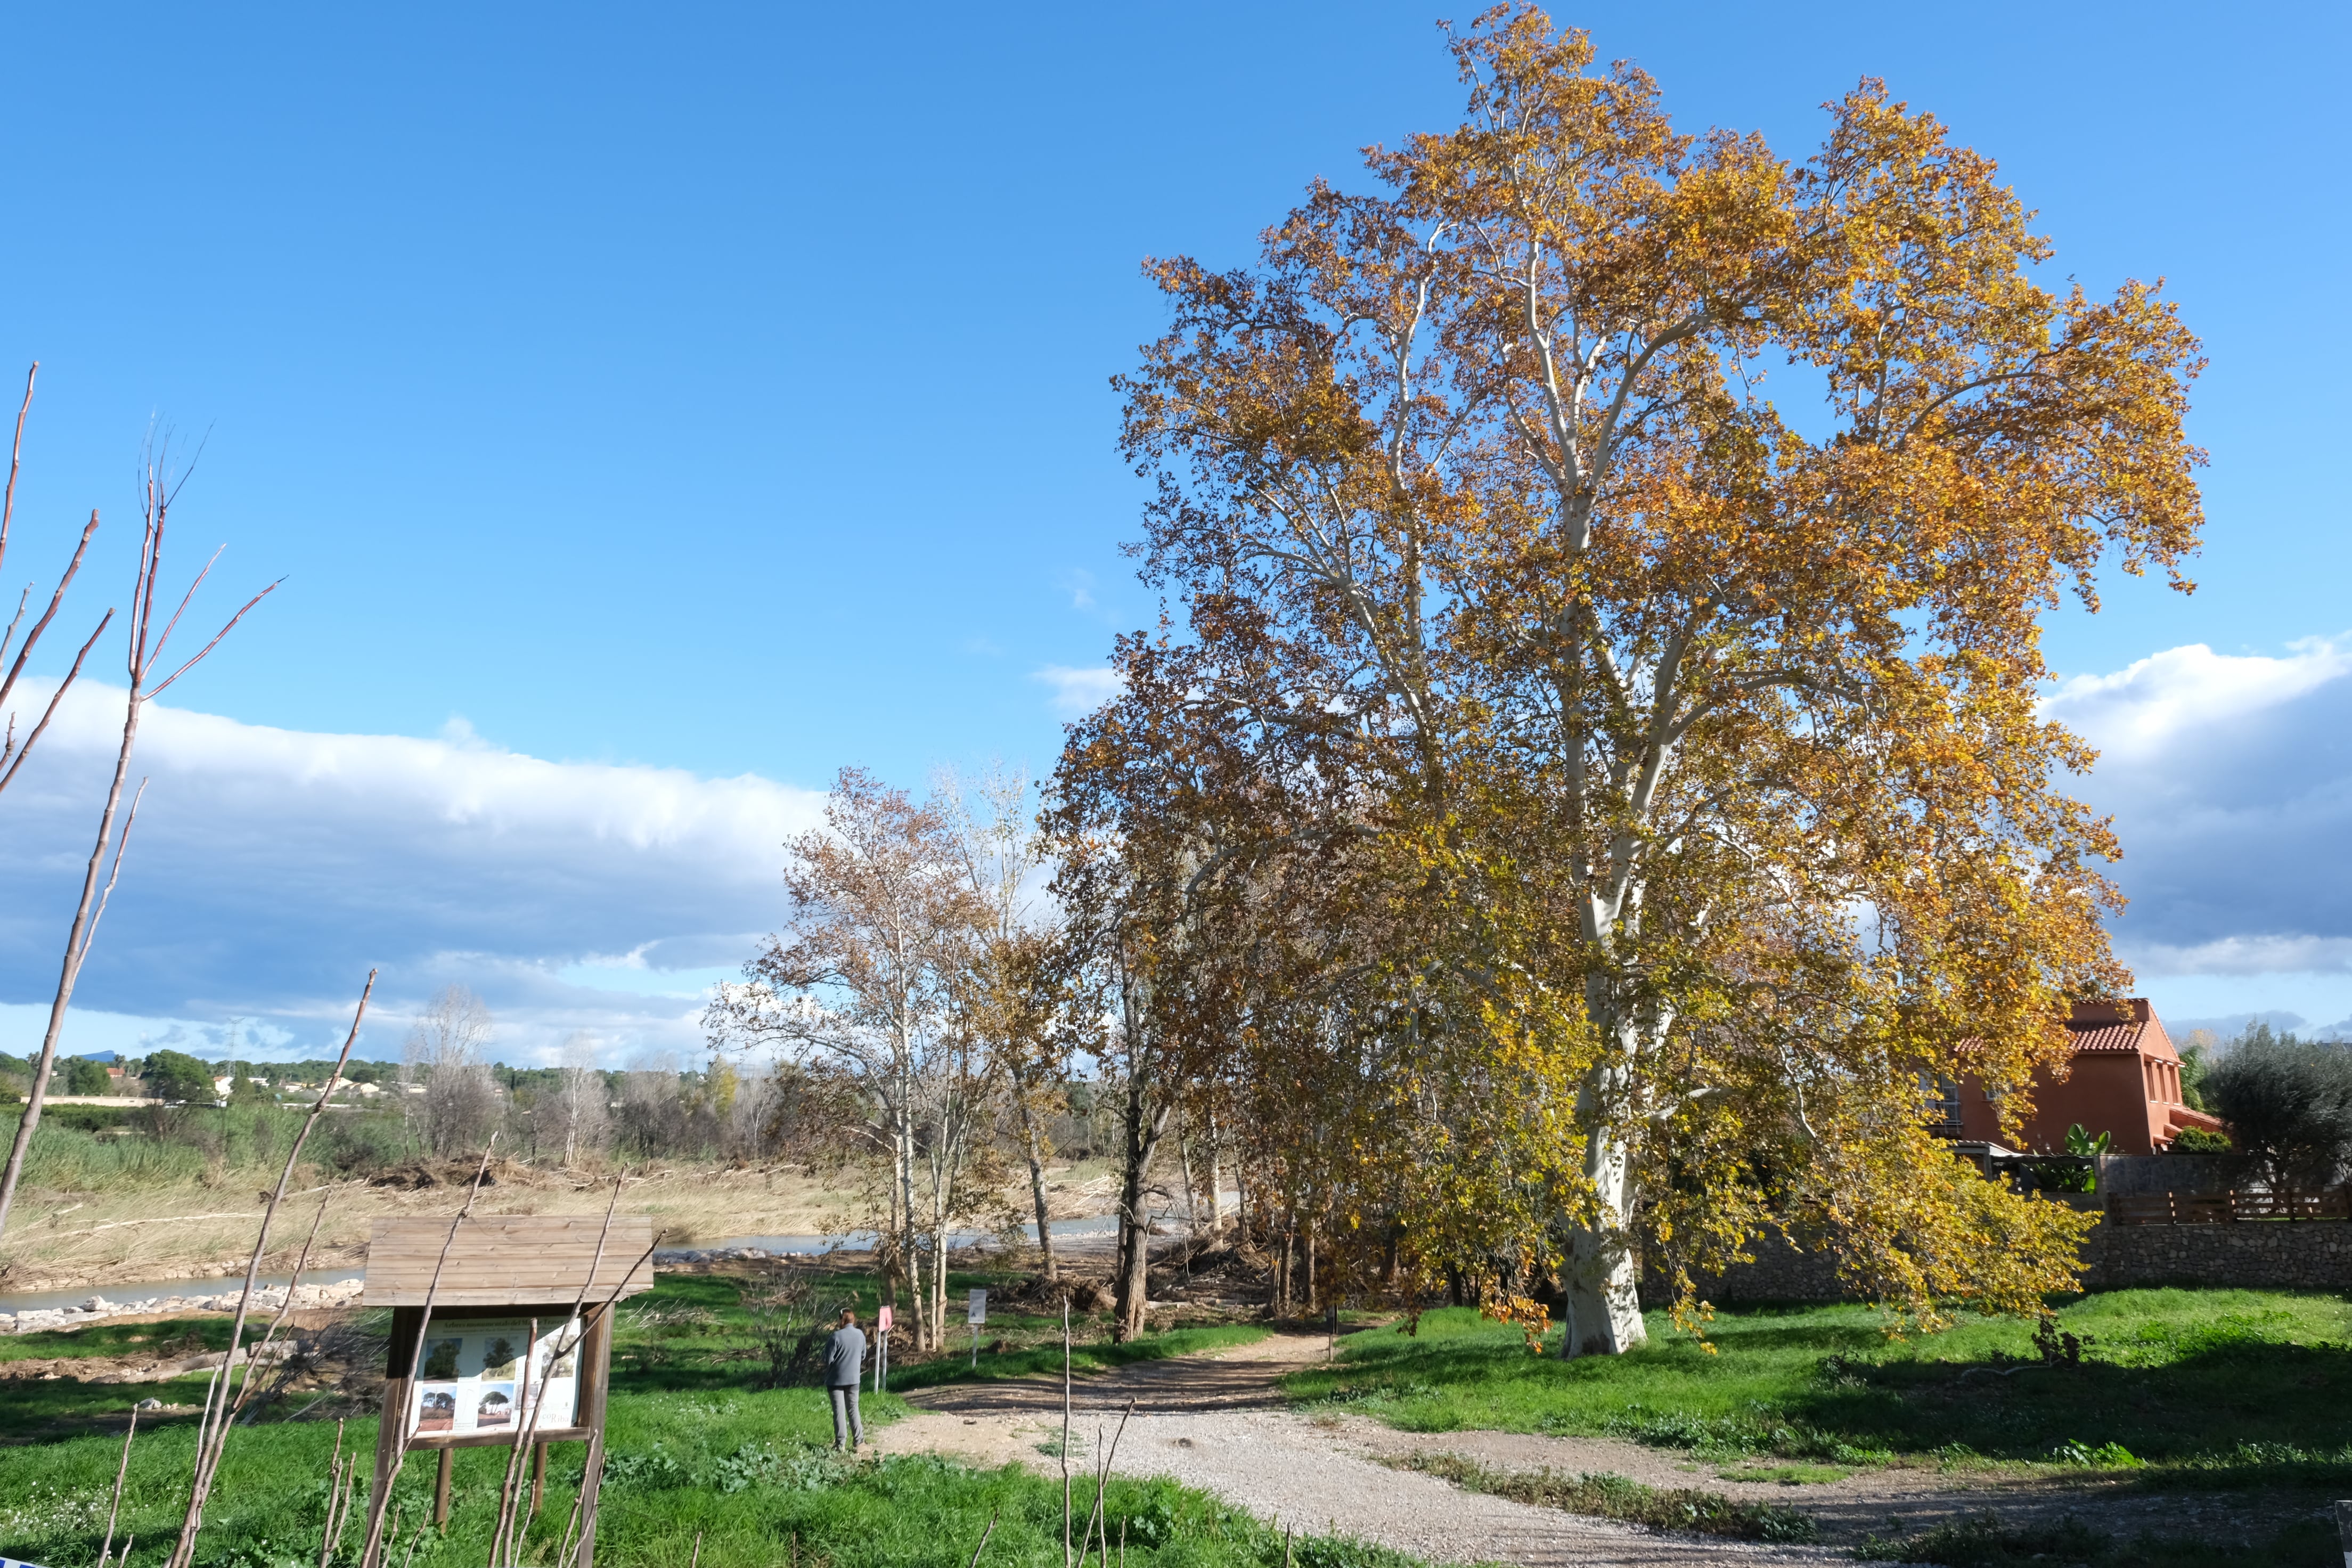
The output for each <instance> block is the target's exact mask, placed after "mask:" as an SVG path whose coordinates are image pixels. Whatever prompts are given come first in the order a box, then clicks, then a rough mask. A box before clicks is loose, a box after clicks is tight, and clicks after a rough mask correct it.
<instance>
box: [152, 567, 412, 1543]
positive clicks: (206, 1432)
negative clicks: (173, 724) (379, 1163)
mask: <svg viewBox="0 0 2352 1568" xmlns="http://www.w3.org/2000/svg"><path fill="white" fill-rule="evenodd" d="M189 591H190V592H191V593H193V592H194V589H193V588H192V589H190V590H189ZM167 632H168V628H167ZM198 657H199V658H201V657H202V656H201V655H199V656H198ZM133 700H134V701H135V700H136V696H135V694H134V698H133ZM142 787H143V786H142ZM133 805H134V807H135V805H136V802H134V803H133ZM123 836H124V840H125V842H128V841H129V837H130V828H129V826H128V825H126V826H124V829H123ZM375 976H376V972H375V971H374V970H373V969H371V970H369V971H368V977H367V984H365V985H363V986H362V987H361V988H360V1005H359V1006H358V1008H357V1009H356V1010H355V1011H354V1012H353V1013H352V1027H351V1032H350V1033H349V1034H347V1035H345V1036H344V1037H343V1048H342V1052H341V1055H339V1056H337V1057H336V1058H335V1067H334V1070H333V1071H332V1072H331V1073H329V1074H328V1075H327V1085H326V1087H325V1088H324V1089H320V1091H319V1098H318V1100H317V1101H316V1103H314V1104H313V1105H312V1106H311V1107H310V1115H309V1116H307V1117H305V1118H304V1119H303V1121H302V1130H301V1131H299V1132H297V1133H296V1134H295V1135H294V1146H293V1147H292V1148H291V1149H289V1150H288V1151H287V1152H286V1164H285V1166H284V1168H283V1169H281V1170H280V1171H279V1172H278V1185H277V1187H276V1188H274V1189H273V1190H272V1191H271V1193H270V1194H269V1203H268V1206H267V1207H266V1208H264V1209H263V1211H262V1215H261V1230H260V1234H258V1235H257V1236H256V1237H254V1238H253V1255H252V1257H251V1258H247V1261H246V1265H245V1289H243V1290H242V1291H240V1292H239V1293H238V1295H237V1299H236V1315H235V1316H234V1317H233V1318H231V1319H230V1321H229V1329H228V1350H227V1352H226V1354H224V1355H223V1357H222V1358H221V1369H220V1376H219V1378H218V1379H217V1380H216V1386H217V1387H218V1389H219V1391H220V1401H219V1405H218V1408H217V1409H215V1406H214V1402H213V1398H212V1395H211V1393H210V1391H209V1390H208V1391H207V1392H206V1394H205V1414H204V1416H203V1418H202V1419H201V1420H199V1421H198V1422H197V1424H196V1459H195V1473H194V1476H192V1477H191V1478H190V1479H189V1483H188V1511H187V1514H186V1516H185V1517H184V1518H183V1519H182V1520H181V1521H180V1539H179V1541H178V1542H176V1543H175V1544H174V1545H173V1548H172V1552H171V1555H170V1557H169V1558H167V1559H166V1562H167V1563H168V1565H169V1568H188V1564H189V1563H193V1562H194V1561H195V1555H196V1536H197V1535H198V1533H199V1532H201V1531H203V1529H204V1527H205V1501H206V1500H208V1499H209V1498H210V1497H211V1496H212V1489H213V1480H214V1479H215V1477H216V1476H218V1475H219V1473H220V1461H221V1452H222V1450H223V1449H224V1448H225V1447H226V1446H227V1444H228V1429H229V1426H230V1424H231V1423H232V1422H234V1421H235V1420H236V1416H237V1413H238V1412H239V1411H241V1410H243V1409H244V1408H245V1402H246V1400H247V1399H248V1398H250V1397H252V1394H253V1368H254V1361H255V1357H256V1356H257V1355H258V1354H259V1349H258V1348H257V1350H256V1351H255V1352H253V1354H249V1355H247V1357H246V1363H245V1383H244V1385H243V1393H242V1394H240V1395H239V1396H238V1397H237V1399H236V1401H235V1402H234V1403H232V1402H231V1401H230V1398H229V1383H230V1380H231V1379H232V1378H233V1377H234V1376H235V1375H236V1352H237V1346H238V1342H240V1341H241V1340H243V1339H244V1337H245V1321H246V1315H247V1313H248V1312H249V1311H251V1310H252V1307H253V1291H254V1287H255V1285H256V1284H257V1282H258V1281H259V1279H260V1278H261V1259H262V1256H263V1254H264V1253H265V1252H266V1251H267V1250H268V1247H269V1226H270V1225H271V1223H272V1222H273V1221H274V1220H275V1219H276V1218H277V1217H278V1205H280V1204H281V1203H283V1202H285V1201H286V1189H287V1187H288V1186H289V1184H292V1182H293V1180H294V1165H295V1162H297V1161H299V1159H301V1157H302V1145H303V1144H304V1143H306V1142H309V1141H310V1132H311V1130H312V1129H313V1128H315V1127H317V1126H318V1125H319V1118H320V1117H321V1116H323V1115H325V1114H326V1110H327V1101H328V1099H329V1098H330V1097H331V1096H332V1095H333V1094H334V1092H335V1089H336V1088H337V1086H338V1085H340V1084H341V1081H342V1076H343V1068H345V1067H346V1066H348V1065H349V1064H350V1062H351V1059H352V1047H353V1046H355V1045H357V1044H358V1043H359V1037H360V1026H361V1025H362V1023H364V1022H366V1020H367V1010H368V998H369V997H371V996H373V995H374V994H375ZM326 1215H327V1200H326V1199H325V1198H320V1200H319V1218H318V1219H314V1220H312V1221H311V1222H310V1235H311V1237H312V1238H313V1239H315V1238H316V1237H317V1236H318V1234H319V1220H323V1219H324V1218H325V1217H326ZM309 1260H310V1242H308V1241H305V1242H304V1243H303V1244H302V1257H301V1258H300V1259H299V1260H298V1261H297V1263H296V1265H295V1270H296V1272H295V1277H294V1278H293V1279H290V1280H289V1281H288V1283H287V1286H286V1300H285V1303H284V1304H283V1305H282V1306H280V1307H279V1308H278V1316H277V1317H276V1318H274V1319H272V1320H271V1321H270V1324H269V1330H268V1333H269V1334H275V1333H277V1331H278V1325H279V1324H280V1323H283V1322H284V1321H286V1315H287V1313H288V1312H289V1311H291V1310H293V1306H294V1289H295V1287H296V1286H297V1285H299V1284H300V1283H301V1274H300V1270H301V1266H302V1264H303V1263H306V1262H308V1261H309ZM268 1343H269V1339H268V1335H265V1336H264V1337H263V1339H262V1347H267V1346H268Z"/></svg>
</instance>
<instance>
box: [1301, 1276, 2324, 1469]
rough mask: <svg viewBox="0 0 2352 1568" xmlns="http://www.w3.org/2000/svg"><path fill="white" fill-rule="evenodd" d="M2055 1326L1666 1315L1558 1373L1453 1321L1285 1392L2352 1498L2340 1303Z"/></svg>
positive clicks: (1824, 1314)
mask: <svg viewBox="0 0 2352 1568" xmlns="http://www.w3.org/2000/svg"><path fill="white" fill-rule="evenodd" d="M1650 1331H1651V1334H1652V1336H1653V1338H1652V1340H1651V1342H1650V1344H1649V1345H1648V1346H1647V1347H1645V1348H1644V1349H1643V1350H1640V1351H1638V1352H1634V1353H1633V1354H1630V1355H1625V1356H1620V1357H1613V1358H1598V1357H1596V1358H1591V1359H1587V1360H1578V1361H1569V1362H1562V1361H1559V1360H1557V1359H1553V1358H1552V1357H1551V1356H1549V1355H1548V1356H1546V1357H1545V1358H1543V1359H1540V1360H1538V1359H1537V1358H1535V1357H1532V1356H1530V1355H1529V1354H1528V1352H1527V1350H1526V1349H1525V1344H1524V1342H1523V1340H1522V1339H1521V1337H1520V1335H1519V1333H1518V1331H1517V1330H1516V1329H1509V1328H1504V1327H1501V1326H1499V1325H1496V1324H1493V1323H1487V1322H1485V1321H1481V1320H1480V1319H1479V1318H1478V1317H1477V1316H1476V1314H1475V1313H1473V1312H1471V1311H1468V1310H1446V1311H1440V1312H1432V1313H1429V1314H1428V1315H1426V1316H1425V1317H1423V1319H1422V1322H1421V1332H1420V1334H1419V1336H1418V1337H1408V1336H1406V1335H1403V1334H1401V1333H1398V1332H1396V1331H1393V1330H1388V1329H1382V1330H1375V1331H1369V1332H1363V1333H1358V1334H1354V1335H1350V1336H1349V1338H1347V1339H1346V1340H1344V1341H1343V1342H1341V1347H1340V1360H1339V1363H1338V1364H1337V1365H1335V1366H1333V1367H1331V1368H1328V1369H1324V1368H1316V1369H1312V1370H1309V1371H1305V1372H1301V1373H1296V1374H1295V1375H1293V1376H1292V1377H1291V1378H1290V1379H1289V1380H1288V1383H1287V1387H1288V1388H1289V1390H1290V1392H1291V1393H1292V1394H1293V1395H1294V1396H1296V1397H1297V1398H1299V1399H1302V1400H1305V1401H1307V1402H1309V1403H1323V1404H1327V1405H1342V1406H1346V1407H1349V1408H1353V1409H1358V1410H1361V1411H1363V1412H1364V1413H1365V1414H1368V1415H1375V1416H1378V1417H1380V1418H1381V1419H1383V1420H1385V1421H1388V1422H1390V1423H1391V1424H1392V1425H1394V1426H1400V1427H1403V1428H1405V1429H1407V1430H1412V1431H1425V1432H1443V1431H1454V1430H1459V1429H1463V1428H1469V1427H1485V1428H1495V1429H1501V1430H1506V1431H1517V1432H1559V1433H1578V1434H1587V1435H1595V1436H1622V1437H1629V1438H1633V1439H1634V1440H1636V1441H1640V1442H1643V1443H1649V1444H1653V1445H1657V1446H1662V1447H1679V1448H1686V1449H1691V1450H1695V1451H1696V1452H1697V1453H1699V1454H1700V1455H1702V1456H1705V1457H1713V1458H1720V1459H1722V1460H1724V1461H1725V1462H1726V1463H1734V1462H1738V1461H1741V1460H1748V1461H1750V1462H1754V1461H1759V1460H1760V1461H1766V1462H1770V1461H1780V1462H1782V1463H1784V1464H1785V1463H1789V1462H1797V1463H1810V1464H1812V1465H1816V1466H1825V1467H1853V1466H1863V1465H1889V1464H1921V1463H1928V1464H1953V1463H1963V1464H1965V1463H1979V1464H1980V1463H1984V1462H1987V1461H2006V1462H2019V1463H2021V1462H2031V1463H2034V1464H2038V1465H2054V1466H2058V1467H2061V1468H2087V1469H2102V1470H2117V1469H2133V1468H2148V1467H2153V1468H2155V1469H2158V1470H2161V1471H2162V1472H2163V1473H2164V1476H2165V1482H2166V1484H2168V1485H2179V1484H2199V1485H2208V1486H2214V1485H2231V1484H2237V1483H2241V1482H2242V1483H2245V1484H2260V1485H2271V1484H2278V1483H2280V1482H2289V1483H2307V1484H2313V1485H2321V1484H2326V1485H2344V1484H2347V1483H2352V1401H2347V1400H2346V1399H2345V1398H2344V1397H2343V1391H2344V1390H2346V1389H2347V1388H2352V1343H2347V1339H2352V1308H2347V1305H2346V1303H2345V1301H2344V1300H2342V1299H2341V1298H2340V1297H2335V1296H2324V1295H2317V1294H2310V1295H2302V1294H2293V1293H2288V1292H2284V1291H2268V1290H2118V1291H2113V1292H2109V1293H2106V1294H2102V1295H2095V1296H2089V1297H2084V1298H2082V1299H2080V1300H2075V1301H2074V1302H2073V1303H2071V1304H2069V1305H2066V1306H2063V1307H2062V1308H2060V1309H2059V1310H2058V1313H2057V1317H2056V1328H2055V1331H2053V1332H2052V1333H2049V1334H2045V1335H2044V1336H2043V1339H2042V1342H2040V1343H2037V1342H2036V1339H2035V1336H2034V1331H2033V1330H2032V1328H2031V1327H2030V1326H2029V1325H2027V1324H2024V1323H2020V1322H2016V1321H1970V1322H1966V1323H1963V1324H1962V1325H1961V1326H1958V1327H1956V1328H1953V1329H1951V1330H1948V1331H1945V1332H1943V1333H1940V1334H1932V1335H1924V1336H1916V1337H1913V1338H1911V1339H1907V1340H1901V1341H1890V1340H1889V1339H1887V1337H1886V1336H1885V1333H1884V1332H1883V1331H1882V1330H1881V1327H1880V1324H1879V1321H1878V1319H1877V1318H1876V1316H1875V1315H1874V1313H1873V1312H1872V1311H1871V1310H1869V1309H1867V1308H1864V1307H1858V1306H1856V1307H1847V1306H1828V1307H1790V1308H1784V1309H1769V1308H1764V1309H1753V1310H1739V1311H1726V1312H1722V1313H1720V1314H1718V1316H1717V1319H1716V1321H1715V1322H1714V1324H1713V1326H1712V1328H1711V1329H1710V1331H1709V1332H1710V1335H1711V1338H1712V1340H1713V1342H1714V1344H1715V1346H1716V1351H1715V1352H1714V1353H1709V1352H1707V1351H1706V1349H1705V1348H1704V1347H1702V1346H1701V1345H1699V1344H1697V1343H1696V1342H1693V1341H1692V1340H1691V1339H1690V1338H1689V1337H1688V1336H1686V1335H1679V1334H1675V1333H1674V1332H1673V1331H1672V1330H1671V1328H1670V1326H1669V1325H1668V1324H1667V1323H1666V1322H1665V1321H1664V1317H1663V1315H1654V1317H1653V1318H1652V1320H1651V1322H1650ZM2061 1334H2063V1335H2072V1336H2074V1341H2075V1344H2074V1349H2073V1351H2072V1352H2069V1351H2068V1349H2067V1347H2066V1344H2065V1342H2064V1341H2063V1339H2061V1338H2059V1337H2058V1336H2059V1335H2061ZM1557 1348H1558V1340H1557V1337H1556V1336H1555V1338H1554V1339H1553V1340H1552V1341H1551V1342H1550V1343H1549V1346H1548V1349H1549V1350H1552V1351H1555V1352H1556V1351H1557ZM1796 1479H1803V1478H1802V1477H1798V1478H1796Z"/></svg>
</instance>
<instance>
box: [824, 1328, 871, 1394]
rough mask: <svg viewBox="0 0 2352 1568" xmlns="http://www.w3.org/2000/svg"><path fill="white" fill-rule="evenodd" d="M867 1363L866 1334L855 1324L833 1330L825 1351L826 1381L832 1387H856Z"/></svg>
mask: <svg viewBox="0 0 2352 1568" xmlns="http://www.w3.org/2000/svg"><path fill="white" fill-rule="evenodd" d="M865 1365H866V1335H865V1333H864V1331H861V1330H859V1329H858V1328H856V1326H855V1325H853V1324H844V1325H843V1326H842V1327H840V1328H837V1329H835V1330H834V1331H833V1343H832V1344H831V1345H829V1346H828V1347H827V1348H826V1350H825V1352H824V1381H825V1385H826V1386H827V1387H830V1388H855V1387H856V1385H857V1378H858V1374H859V1373H860V1372H862V1371H863V1370H864V1368H865Z"/></svg>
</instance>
